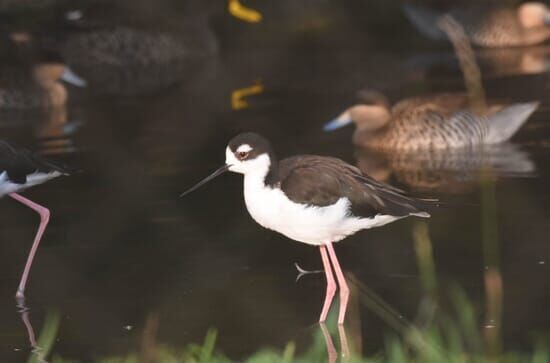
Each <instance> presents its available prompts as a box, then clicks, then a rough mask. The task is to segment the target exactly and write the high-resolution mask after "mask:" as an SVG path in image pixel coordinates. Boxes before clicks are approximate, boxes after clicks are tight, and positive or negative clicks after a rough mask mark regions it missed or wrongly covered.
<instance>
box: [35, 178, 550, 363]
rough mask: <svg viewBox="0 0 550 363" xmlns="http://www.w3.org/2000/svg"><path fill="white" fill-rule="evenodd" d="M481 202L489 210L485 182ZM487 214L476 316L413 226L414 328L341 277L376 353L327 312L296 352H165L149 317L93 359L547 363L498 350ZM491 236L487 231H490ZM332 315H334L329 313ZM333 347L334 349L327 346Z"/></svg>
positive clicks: (53, 321)
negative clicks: (114, 348)
mask: <svg viewBox="0 0 550 363" xmlns="http://www.w3.org/2000/svg"><path fill="white" fill-rule="evenodd" d="M485 187H486V190H485V193H486V194H485V196H484V203H483V204H485V205H487V204H490V203H491V202H494V201H491V198H489V197H488V196H487V195H488V194H489V195H490V190H491V188H492V185H491V184H490V183H488V184H487V185H486V186H485ZM493 212H494V209H492V208H488V207H487V208H484V209H483V213H484V222H485V223H491V224H493V225H492V226H487V230H486V234H485V236H484V237H483V240H484V243H486V244H487V245H486V246H485V247H486V252H487V256H486V258H487V260H488V261H486V262H487V263H488V265H489V266H488V267H487V268H486V269H485V279H484V281H485V290H486V305H485V310H484V311H478V310H479V309H476V307H475V306H474V305H473V304H472V303H471V302H470V300H469V299H468V297H467V295H466V293H465V292H464V291H463V290H462V289H460V288H458V287H456V286H455V287H452V286H451V287H447V288H446V289H445V290H444V291H443V290H442V289H441V288H440V287H438V282H437V279H436V274H435V263H434V261H433V258H432V246H431V241H430V238H429V234H428V228H427V225H426V224H424V223H419V224H417V225H415V228H414V233H413V234H414V240H415V250H416V256H417V263H418V269H419V276H420V283H421V285H422V287H423V291H424V297H423V298H422V299H421V301H420V303H419V308H418V314H417V316H416V318H415V319H414V322H407V321H406V320H405V319H404V318H403V317H402V316H401V315H400V314H399V313H398V312H397V311H395V310H394V309H393V308H392V307H391V306H389V305H388V304H387V303H386V302H384V300H383V299H381V298H380V297H378V296H377V295H376V294H374V293H373V292H372V291H370V290H369V289H368V288H367V287H366V286H364V285H363V284H362V283H361V282H359V281H357V280H356V279H355V278H354V277H353V276H350V277H349V280H350V285H351V286H352V291H353V292H354V293H355V295H356V297H357V298H358V299H359V302H360V303H361V304H364V305H365V306H367V307H368V308H369V309H370V310H371V311H373V312H374V313H376V314H377V315H378V316H379V317H380V318H381V319H382V320H384V321H385V322H386V323H387V325H388V326H389V327H391V328H392V332H391V333H388V334H387V335H386V339H385V345H384V347H383V348H382V349H381V350H380V351H379V352H378V353H376V354H373V355H371V356H362V354H361V353H360V351H361V349H360V347H356V346H354V345H353V344H352V343H355V342H360V341H361V340H360V339H349V340H348V337H347V334H346V331H345V328H344V327H343V326H339V327H338V328H336V327H337V325H336V317H335V314H331V315H330V316H329V323H328V324H327V325H324V324H322V325H319V327H318V328H314V329H313V331H312V337H311V340H310V343H309V345H308V346H306V347H300V346H298V345H297V344H296V343H295V342H289V343H287V344H286V346H284V347H283V348H279V349H274V348H266V349H262V350H259V351H257V352H255V353H253V354H252V355H250V356H249V357H246V358H244V359H239V360H234V359H231V358H229V357H227V356H226V355H225V354H224V353H223V352H222V351H220V350H219V349H217V348H216V340H217V332H216V330H214V329H211V330H209V331H208V332H207V334H206V337H205V339H204V341H203V342H202V344H189V345H187V346H185V347H182V348H176V347H170V346H166V345H163V344H159V343H157V342H156V332H157V330H158V325H159V321H158V318H156V317H155V318H152V319H149V320H148V322H147V324H146V326H145V328H144V330H143V332H142V339H141V344H140V346H139V348H138V349H137V350H136V352H131V353H128V354H127V355H126V356H118V357H106V358H100V359H97V360H96V362H97V363H148V362H150V363H154V362H158V363H180V362H182V363H232V362H247V363H285V362H286V363H291V362H292V363H318V362H327V361H328V362H348V363H405V362H412V363H442V362H456V363H461V362H503V363H507V362H510V363H512V362H514V363H515V362H526V363H547V362H548V363H550V352H549V351H548V349H547V346H546V345H544V344H543V342H542V341H541V342H540V344H539V343H535V344H534V345H533V348H532V349H531V350H529V351H523V352H519V351H506V350H503V349H502V347H501V338H500V329H501V327H500V324H501V321H502V319H501V318H500V314H501V308H500V307H501V299H502V286H501V285H502V282H501V280H500V279H501V278H500V273H499V272H498V267H497V263H496V260H495V258H494V257H495V256H494V254H491V253H489V250H493V248H494V247H495V246H496V244H495V240H494V238H493V237H494V236H495V235H494V234H493V233H489V232H488V230H491V229H492V228H496V225H495V223H496V219H494V218H491V216H490V214H492V213H493ZM493 232H494V231H493ZM442 299H447V300H449V301H451V308H450V309H449V311H443V310H442V309H441V307H440V306H439V305H438V301H440V300H442ZM333 310H334V309H333ZM58 326H59V315H58V314H52V315H50V316H49V317H48V319H46V323H45V326H44V328H43V329H42V333H41V334H40V337H39V339H38V345H39V346H42V348H35V349H34V350H33V355H32V356H31V358H30V359H29V363H32V362H40V361H43V357H45V356H46V355H47V354H48V352H49V351H50V349H51V346H52V343H53V342H54V341H55V336H56V334H57V328H58ZM336 337H337V339H334V341H336V342H337V344H334V342H333V338H336ZM50 362H51V363H79V361H78V360H72V359H70V358H65V357H61V356H59V355H57V354H53V356H52V358H51V361H50Z"/></svg>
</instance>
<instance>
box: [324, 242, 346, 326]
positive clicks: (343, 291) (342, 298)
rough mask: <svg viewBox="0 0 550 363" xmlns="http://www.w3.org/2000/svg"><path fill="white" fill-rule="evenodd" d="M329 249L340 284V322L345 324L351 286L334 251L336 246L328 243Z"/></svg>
mask: <svg viewBox="0 0 550 363" xmlns="http://www.w3.org/2000/svg"><path fill="white" fill-rule="evenodd" d="M327 250H328V254H329V256H330V260H331V262H332V266H333V267H334V272H335V273H336V279H337V280H338V285H339V286H340V312H339V313H338V324H344V318H345V316H346V308H347V306H348V300H349V287H348V284H347V283H346V279H345V277H344V274H343V273H342V269H341V268H340V263H339V262H338V258H337V257H336V253H335V252H334V247H332V243H327Z"/></svg>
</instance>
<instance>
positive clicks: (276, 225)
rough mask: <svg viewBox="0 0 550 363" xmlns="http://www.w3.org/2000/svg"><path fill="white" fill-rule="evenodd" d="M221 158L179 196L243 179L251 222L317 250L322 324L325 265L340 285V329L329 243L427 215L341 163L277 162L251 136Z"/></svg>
mask: <svg viewBox="0 0 550 363" xmlns="http://www.w3.org/2000/svg"><path fill="white" fill-rule="evenodd" d="M225 153H226V159H225V165H224V166H223V167H221V168H220V169H218V170H217V171H216V172H214V173H213V174H212V175H211V176H209V177H207V178H206V179H204V180H203V181H202V182H200V183H198V184H197V185H195V186H194V187H193V188H191V189H190V190H188V191H187V192H185V193H184V194H187V193H189V192H191V191H193V190H195V189H196V188H198V187H199V186H201V185H202V184H204V183H206V182H207V181H209V180H211V179H213V178H214V177H216V176H217V175H220V174H222V173H223V172H225V171H227V170H229V171H232V172H236V173H241V174H244V199H245V203H246V208H247V210H248V212H249V213H250V215H251V216H252V218H253V219H254V220H255V221H256V222H258V223H259V224H260V225H262V226H263V227H265V228H268V229H271V230H274V231H276V232H279V233H281V234H283V235H285V236H287V237H289V238H291V239H293V240H295V241H298V242H303V243H307V244H310V245H316V246H319V247H320V250H321V256H322V259H323V264H324V267H325V273H326V274H327V296H326V299H325V305H324V307H323V310H322V312H321V317H320V321H321V322H322V321H324V320H325V319H326V316H327V313H328V309H329V307H330V305H331V302H332V297H333V295H334V291H335V289H336V285H335V282H334V281H335V279H334V276H333V274H332V269H331V267H330V263H329V261H332V266H333V267H332V268H333V269H334V272H335V274H336V277H337V280H338V282H339V284H340V298H341V303H340V315H339V318H338V322H339V323H340V324H341V323H343V320H344V315H345V311H346V304H347V299H348V296H349V289H348V287H347V284H346V282H345V279H344V276H343V273H342V271H341V269H340V265H339V263H338V260H337V258H336V254H335V253H334V250H333V247H332V243H333V242H338V241H340V240H342V239H344V238H345V237H347V236H349V235H351V234H354V233H356V232H358V231H359V230H362V229H369V228H373V227H378V226H382V225H384V224H387V223H390V222H393V221H395V220H397V219H400V218H404V217H407V216H411V215H413V216H418V217H429V216H430V215H429V214H428V213H427V212H425V211H424V210H423V207H425V206H427V204H428V202H425V201H422V200H417V199H413V198H410V197H408V196H406V195H404V194H403V193H402V192H401V191H400V190H398V189H396V188H393V187H391V186H389V185H386V184H382V183H379V182H377V181H375V180H373V179H371V178H370V177H368V176H367V175H365V174H363V173H362V172H361V171H360V170H359V169H357V168H356V167H354V166H352V165H349V164H347V163H346V162H344V161H342V160H340V159H336V158H332V157H324V156H315V155H298V156H294V157H290V158H287V159H283V160H281V161H280V162H279V161H278V160H277V158H276V156H275V153H274V152H273V150H272V148H271V145H270V143H269V141H267V140H266V139H265V138H263V137H262V136H260V135H258V134H255V133H244V134H240V135H238V136H236V137H235V138H233V139H232V140H231V141H230V142H229V145H228V146H227V148H226V152H225ZM184 194H182V195H184Z"/></svg>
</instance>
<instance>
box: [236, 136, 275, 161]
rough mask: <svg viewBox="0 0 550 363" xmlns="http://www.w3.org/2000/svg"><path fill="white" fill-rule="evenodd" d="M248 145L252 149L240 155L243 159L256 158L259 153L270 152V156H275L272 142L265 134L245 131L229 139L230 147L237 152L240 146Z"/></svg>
mask: <svg viewBox="0 0 550 363" xmlns="http://www.w3.org/2000/svg"><path fill="white" fill-rule="evenodd" d="M242 145H248V146H249V147H250V150H249V151H247V153H246V155H244V154H243V157H239V155H237V157H239V158H240V159H242V160H245V159H246V160H249V159H254V158H256V157H257V156H259V155H262V154H268V155H270V157H272V156H273V149H272V148H271V144H270V142H269V141H268V140H267V139H266V138H265V137H263V136H261V135H259V134H256V133H254V132H245V133H242V134H239V135H237V136H235V137H234V138H232V139H231V141H229V144H228V146H229V149H231V151H233V153H235V152H236V151H237V150H238V149H239V147H240V146H242Z"/></svg>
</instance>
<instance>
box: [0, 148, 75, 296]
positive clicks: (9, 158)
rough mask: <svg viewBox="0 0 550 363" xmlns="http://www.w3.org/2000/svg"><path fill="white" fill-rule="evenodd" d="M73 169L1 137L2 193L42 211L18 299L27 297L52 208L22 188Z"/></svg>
mask: <svg viewBox="0 0 550 363" xmlns="http://www.w3.org/2000/svg"><path fill="white" fill-rule="evenodd" d="M69 172H70V171H69V169H68V168H67V167H66V166H64V165H61V164H59V163H56V162H53V161H51V160H47V159H44V158H42V157H40V156H38V155H36V154H33V153H31V152H30V151H28V150H25V149H16V148H14V147H13V146H12V145H10V144H8V143H7V142H5V141H1V140H0V197H2V196H4V195H8V196H10V197H12V198H13V199H15V200H17V201H18V202H20V203H22V204H24V205H26V206H27V207H29V208H31V209H33V210H34V211H36V212H37V213H38V214H39V215H40V226H39V227H38V231H37V232H36V235H35V237H34V242H33V244H32V247H31V250H30V252H29V256H28V257H27V263H26V264H25V269H24V270H23V275H22V277H21V281H20V282H19V287H18V288H17V293H16V297H17V298H18V299H21V298H23V297H24V294H25V286H26V284H27V279H28V277H29V271H30V269H31V266H32V261H33V259H34V256H35V254H36V250H37V249H38V245H39V244H40V239H41V238H42V234H43V233H44V230H45V229H46V225H47V224H48V221H49V218H50V211H49V210H48V209H47V208H46V207H43V206H41V205H39V204H36V203H34V202H33V201H31V200H29V199H27V198H25V197H23V196H22V195H20V194H19V192H20V191H22V190H24V189H27V188H29V187H32V186H35V185H37V184H42V183H44V182H46V181H48V180H50V179H53V178H55V177H58V176H60V175H68V174H69Z"/></svg>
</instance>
